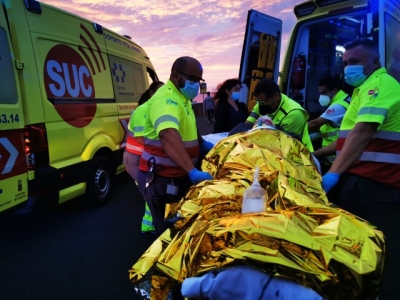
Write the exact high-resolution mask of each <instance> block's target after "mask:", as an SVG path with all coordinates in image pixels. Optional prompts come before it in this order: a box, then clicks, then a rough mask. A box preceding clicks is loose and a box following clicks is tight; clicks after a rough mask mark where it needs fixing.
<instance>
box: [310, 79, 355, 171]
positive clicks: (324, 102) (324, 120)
mask: <svg viewBox="0 0 400 300" xmlns="http://www.w3.org/2000/svg"><path fill="white" fill-rule="evenodd" d="M340 87H341V83H340V80H338V79H336V78H335V77H332V76H327V77H324V78H322V79H321V80H320V81H319V83H318V92H319V94H320V96H319V104H320V105H321V106H323V107H328V109H327V110H326V111H325V112H324V113H323V114H322V115H321V116H320V117H318V118H316V119H314V120H311V121H309V122H308V132H309V133H313V132H318V131H319V132H321V137H322V147H325V146H328V145H330V144H332V143H333V142H334V141H336V140H337V138H338V136H339V128H340V124H341V123H342V120H343V117H344V114H345V113H346V110H347V108H348V107H349V104H350V99H351V96H349V95H347V94H346V93H345V92H343V91H342V90H341V89H340ZM334 159H335V156H334V155H332V156H328V157H325V158H324V159H322V161H321V162H322V169H323V170H325V171H323V173H325V172H326V171H327V170H328V169H329V168H330V166H331V165H332V163H333V161H334Z"/></svg>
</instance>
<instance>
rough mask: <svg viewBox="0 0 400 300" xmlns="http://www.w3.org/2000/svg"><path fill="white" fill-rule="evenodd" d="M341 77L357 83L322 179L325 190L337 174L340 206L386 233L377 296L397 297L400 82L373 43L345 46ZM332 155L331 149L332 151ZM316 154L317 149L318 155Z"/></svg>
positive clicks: (362, 41)
mask: <svg viewBox="0 0 400 300" xmlns="http://www.w3.org/2000/svg"><path fill="white" fill-rule="evenodd" d="M344 48H345V52H344V54H343V65H344V67H345V69H344V74H345V80H346V82H347V83H348V84H350V85H352V86H354V87H355V89H354V92H353V95H352V99H351V103H350V106H349V108H348V109H347V112H346V114H345V116H344V119H343V122H342V125H341V127H340V132H339V138H338V140H337V141H336V143H332V144H331V145H329V146H327V147H325V148H322V149H321V150H318V151H317V152H329V150H330V151H331V150H332V148H333V150H334V148H335V147H334V146H336V150H337V153H338V155H337V157H336V159H335V161H334V162H333V165H332V167H331V168H330V170H329V172H328V173H326V174H325V175H324V176H323V178H322V185H323V187H324V189H325V191H326V192H328V191H329V190H330V189H331V188H332V187H333V186H335V185H336V184H337V183H338V181H339V178H340V182H339V186H338V187H339V188H340V199H339V206H340V207H341V208H343V209H345V210H347V211H349V212H351V213H353V214H355V215H357V216H359V217H361V218H363V219H365V220H367V221H369V222H371V223H372V224H373V225H375V226H377V227H378V229H379V230H382V231H383V233H384V234H385V236H386V253H385V264H384V269H383V276H382V282H381V288H380V290H379V299H380V300H387V299H397V297H398V295H397V285H398V274H399V271H400V258H399V253H400V235H399V232H398V219H399V217H400V84H399V83H398V82H397V81H396V79H394V78H393V77H392V76H390V75H389V74H387V72H386V69H385V68H382V67H381V63H380V61H379V58H380V55H379V50H378V47H377V45H375V43H374V42H373V41H371V40H369V39H358V40H354V41H352V42H350V43H348V44H346V45H344ZM331 153H332V151H331ZM317 154H318V153H317Z"/></svg>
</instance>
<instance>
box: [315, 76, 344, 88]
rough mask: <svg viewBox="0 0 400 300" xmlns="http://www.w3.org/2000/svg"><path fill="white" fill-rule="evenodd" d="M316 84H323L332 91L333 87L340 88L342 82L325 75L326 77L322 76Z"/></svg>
mask: <svg viewBox="0 0 400 300" xmlns="http://www.w3.org/2000/svg"><path fill="white" fill-rule="evenodd" d="M318 86H324V87H326V88H327V89H328V90H330V91H333V90H334V89H337V90H340V89H342V86H343V84H342V82H341V81H340V80H339V79H338V78H336V77H333V76H326V77H322V78H321V79H320V80H319V82H318Z"/></svg>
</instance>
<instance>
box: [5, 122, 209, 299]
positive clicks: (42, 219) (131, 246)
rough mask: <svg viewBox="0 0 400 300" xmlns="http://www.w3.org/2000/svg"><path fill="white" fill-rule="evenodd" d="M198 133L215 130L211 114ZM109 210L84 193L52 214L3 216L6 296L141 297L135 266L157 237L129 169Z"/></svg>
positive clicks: (54, 297) (201, 124)
mask: <svg viewBox="0 0 400 300" xmlns="http://www.w3.org/2000/svg"><path fill="white" fill-rule="evenodd" d="M197 124H198V128H199V132H200V133H201V134H202V135H206V134H209V133H211V132H212V129H213V124H209V123H207V117H205V116H200V117H198V118H197ZM117 182H118V185H117V187H116V190H115V191H114V194H113V197H112V199H111V201H110V202H109V203H108V204H106V205H105V206H102V207H93V206H90V205H88V204H87V203H86V202H85V201H84V199H82V197H81V198H77V199H74V200H72V201H68V202H67V203H65V204H63V205H61V206H59V207H58V208H57V209H55V210H52V211H45V210H43V211H35V212H33V213H30V214H17V213H15V211H6V212H3V213H1V214H0V299H2V300H22V299H29V300H54V299H57V300H91V299H93V300H94V299H95V300H112V299H119V300H124V299H126V300H128V299H129V300H135V299H139V298H138V297H135V296H134V285H133V284H132V283H131V282H129V280H128V269H129V268H130V267H131V266H132V265H133V264H134V263H135V262H136V261H137V259H138V258H139V257H140V256H141V255H142V254H143V253H144V252H145V251H146V249H147V248H148V247H149V246H150V245H151V243H152V241H153V239H154V238H153V236H149V235H142V234H141V232H140V222H141V218H142V214H143V210H144V202H143V201H142V200H141V197H140V195H139V193H138V191H137V188H136V187H135V186H134V185H133V182H132V180H131V178H130V177H129V176H128V175H127V174H125V173H124V174H122V175H120V176H118V177H117Z"/></svg>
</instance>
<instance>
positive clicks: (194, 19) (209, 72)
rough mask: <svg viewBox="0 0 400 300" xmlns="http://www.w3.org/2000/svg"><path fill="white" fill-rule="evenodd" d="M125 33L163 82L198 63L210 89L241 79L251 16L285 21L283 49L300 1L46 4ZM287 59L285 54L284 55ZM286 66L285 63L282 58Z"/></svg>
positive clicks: (56, 0) (83, 0)
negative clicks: (179, 62)
mask: <svg viewBox="0 0 400 300" xmlns="http://www.w3.org/2000/svg"><path fill="white" fill-rule="evenodd" d="M42 2H45V3H48V4H51V5H53V6H56V7H58V8H61V9H64V10H67V11H69V12H72V13H74V14H77V15H79V16H82V17H84V18H86V19H89V20H91V21H93V22H96V23H99V24H101V25H102V26H104V27H107V28H109V29H111V30H114V31H116V32H118V33H119V34H126V35H129V36H131V37H132V40H133V41H134V42H136V43H137V44H139V45H140V46H141V47H143V48H144V49H145V51H146V52H147V54H148V56H149V57H150V59H151V60H152V62H153V65H154V67H155V69H156V72H157V74H158V76H159V78H160V79H161V80H162V81H166V80H167V79H168V77H169V73H170V69H171V65H172V63H173V61H174V60H175V59H176V58H178V57H179V56H184V55H187V56H192V57H195V58H197V59H198V60H199V61H200V62H201V63H202V64H203V68H204V76H203V77H204V78H205V79H206V80H207V84H208V88H209V89H210V90H211V89H213V88H215V87H216V86H217V84H218V83H220V82H222V81H224V80H225V79H228V78H232V77H237V76H238V74H239V66H240V58H241V52H242V45H243V39H244V33H245V25H246V20H247V13H248V10H250V9H256V10H259V11H261V12H263V13H266V14H269V15H273V16H274V17H277V18H280V19H282V20H283V37H282V49H283V51H284V50H285V49H286V43H287V40H288V38H289V33H290V30H291V29H292V27H293V26H294V22H295V16H294V14H293V7H294V5H295V4H297V3H298V2H299V1H298V0H287V1H285V0H269V1H268V0H267V1H265V0H248V1H242V0H192V1H180V2H176V1H170V0H163V1H154V2H149V1H148V0H135V1H131V0H119V1H105V0H44V1H42ZM281 54H283V53H281ZM281 61H282V58H281Z"/></svg>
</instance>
